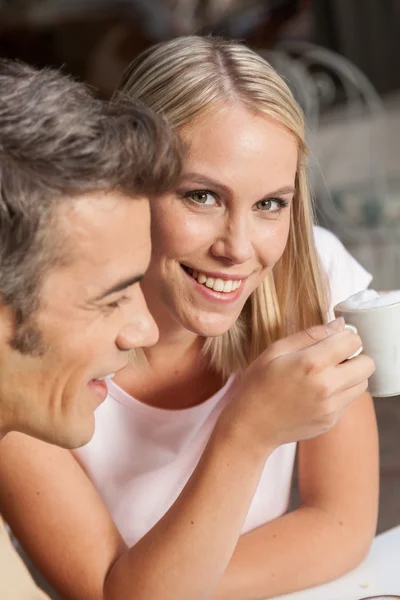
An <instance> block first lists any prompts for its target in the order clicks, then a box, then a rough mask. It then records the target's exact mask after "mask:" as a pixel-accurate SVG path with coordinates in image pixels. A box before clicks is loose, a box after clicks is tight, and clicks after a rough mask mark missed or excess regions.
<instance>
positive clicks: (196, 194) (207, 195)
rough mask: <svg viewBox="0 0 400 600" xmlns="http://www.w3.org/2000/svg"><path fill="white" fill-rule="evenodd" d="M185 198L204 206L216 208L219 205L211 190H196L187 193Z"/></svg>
mask: <svg viewBox="0 0 400 600" xmlns="http://www.w3.org/2000/svg"><path fill="white" fill-rule="evenodd" d="M184 197H185V198H186V199H188V200H191V201H192V202H195V203H196V204H201V205H203V206H215V205H216V203H217V200H216V197H215V194H214V193H213V192H211V191H210V190H194V191H192V192H186V194H185V195H184Z"/></svg>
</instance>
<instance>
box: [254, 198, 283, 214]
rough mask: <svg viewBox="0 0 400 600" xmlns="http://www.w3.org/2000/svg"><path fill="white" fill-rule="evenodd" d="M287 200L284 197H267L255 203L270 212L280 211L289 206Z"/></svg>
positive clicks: (259, 207)
mask: <svg viewBox="0 0 400 600" xmlns="http://www.w3.org/2000/svg"><path fill="white" fill-rule="evenodd" d="M287 204H288V203H287V202H286V201H285V200H283V199H282V198H266V199H265V200H260V201H259V202H257V204H255V207H256V208H257V209H258V210H263V211H265V212H270V213H279V212H281V210H282V209H283V208H285V206H287Z"/></svg>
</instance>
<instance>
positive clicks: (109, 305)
mask: <svg viewBox="0 0 400 600" xmlns="http://www.w3.org/2000/svg"><path fill="white" fill-rule="evenodd" d="M119 307H120V301H119V300H116V301H115V302H110V304H107V308H119Z"/></svg>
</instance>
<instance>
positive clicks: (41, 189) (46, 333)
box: [0, 61, 181, 600]
mask: <svg viewBox="0 0 400 600" xmlns="http://www.w3.org/2000/svg"><path fill="white" fill-rule="evenodd" d="M180 168H181V158H180V147H179V142H178V141H177V139H176V138H175V137H174V136H172V135H171V134H170V132H169V131H168V129H167V127H166V125H164V123H163V122H162V121H161V119H159V118H157V117H156V116H155V115H153V114H152V113H150V111H148V110H147V109H145V108H144V107H142V106H140V107H139V106H135V105H133V104H132V103H129V104H127V105H126V106H124V107H122V108H121V107H118V109H115V108H113V107H112V106H110V105H109V104H106V103H103V102H101V101H98V100H95V99H94V98H92V97H91V95H90V94H89V92H88V91H87V90H86V88H85V87H84V86H83V85H82V84H79V83H76V82H74V81H72V80H70V79H69V78H68V77H66V76H62V75H60V74H59V73H56V72H54V71H51V70H45V71H37V70H36V69H34V68H32V67H29V66H27V65H24V64H22V63H17V62H12V61H0V437H1V436H4V435H5V434H7V433H8V432H9V431H13V430H14V431H20V432H24V433H28V434H30V435H33V436H35V437H38V438H40V439H43V440H45V441H47V442H50V443H53V444H57V445H60V446H63V447H66V448H74V447H77V446H80V445H83V444H85V443H86V442H87V441H89V439H90V438H91V436H92V434H93V429H94V411H95V409H96V407H97V406H98V405H99V404H100V403H101V402H102V401H103V400H104V399H105V397H106V394H107V388H106V383H105V379H106V378H107V376H109V375H110V374H111V373H113V372H115V371H117V370H119V369H121V368H122V367H124V366H125V365H126V363H127V359H128V351H129V350H130V349H131V348H134V347H137V346H146V345H148V344H152V343H154V342H155V341H156V340H157V336H158V331H157V327H156V325H155V323H154V321H153V319H152V317H151V316H150V314H149V312H148V310H147V307H146V303H145V301H144V298H143V296H142V292H141V289H140V285H139V282H140V280H141V278H142V277H143V274H144V272H145V271H146V269H147V266H148V263H149V259H150V249H151V245H150V227H149V223H150V217H149V206H148V198H149V197H150V196H152V195H153V194H162V193H163V192H165V191H167V190H169V189H170V188H171V187H172V186H173V185H174V184H175V183H176V180H177V178H178V176H179V173H180ZM42 597H43V595H42V593H41V592H39V590H36V588H34V587H33V583H32V581H31V579H30V577H29V575H28V573H27V572H26V571H24V570H23V565H22V563H21V562H20V561H19V558H18V557H17V556H16V555H15V554H14V553H13V552H12V547H11V544H10V542H9V539H8V537H7V534H6V532H5V530H4V529H3V528H2V529H0V598H2V599H4V600H6V599H7V600H11V599H14V598H18V599H19V598H21V599H22V598H23V599H24V600H25V599H26V600H28V599H30V598H32V599H33V598H35V599H36V598H42Z"/></svg>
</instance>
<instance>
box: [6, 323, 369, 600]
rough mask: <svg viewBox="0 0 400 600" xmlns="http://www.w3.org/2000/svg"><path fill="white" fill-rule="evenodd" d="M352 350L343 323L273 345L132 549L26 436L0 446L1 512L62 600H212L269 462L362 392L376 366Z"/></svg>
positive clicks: (45, 449) (80, 487) (354, 340)
mask: <svg viewBox="0 0 400 600" xmlns="http://www.w3.org/2000/svg"><path fill="white" fill-rule="evenodd" d="M338 324H339V330H338V328H337V325H338ZM360 343H361V340H360V339H359V338H358V336H356V335H355V334H354V333H349V332H347V331H343V324H340V322H339V323H336V325H334V326H333V328H332V327H328V326H326V327H323V326H321V327H317V328H313V329H312V330H308V331H306V332H301V333H299V334H296V335H294V336H291V337H290V338H286V339H285V340H280V341H279V342H276V343H275V344H272V345H271V346H270V348H269V349H268V350H267V351H266V352H265V353H264V354H263V355H261V356H260V357H259V358H258V359H257V360H256V361H254V363H253V364H252V365H251V366H250V367H249V369H248V370H247V371H246V372H245V373H244V374H243V377H242V378H241V379H240V381H239V382H238V385H237V386H236V387H235V389H234V391H233V392H232V393H233V398H232V400H231V402H230V403H229V404H228V405H227V407H226V408H225V409H224V411H223V412H222V414H221V416H220V418H219V421H218V423H217V425H216V427H215V429H214V431H213V433H212V435H211V438H210V440H209V442H208V444H207V447H206V449H205V451H204V453H203V455H202V457H201V458H200V461H199V463H198V465H197V466H196V468H195V470H194V472H193V474H192V476H191V477H190V479H189V481H188V483H187V484H186V486H185V488H184V490H183V491H182V493H181V494H180V496H179V497H178V498H177V500H176V501H175V503H174V504H173V505H172V507H171V508H170V509H169V510H168V511H167V513H166V514H165V515H164V517H163V518H162V519H161V520H160V521H159V522H158V523H157V524H156V525H155V526H154V527H153V528H152V529H151V530H150V531H149V532H148V533H147V534H146V535H145V536H144V537H143V538H142V539H141V540H140V541H139V542H138V543H137V544H136V545H135V546H134V547H133V548H131V549H130V550H127V549H126V548H125V546H124V545H123V543H122V540H121V538H120V536H119V534H118V532H117V531H116V528H115V526H114V525H113V522H112V520H111V518H110V515H109V514H108V512H107V509H106V507H105V506H104V504H103V503H102V501H101V499H100V497H99V496H98V494H97V493H96V490H95V489H94V488H93V486H92V484H91V483H90V481H89V480H88V478H87V477H86V475H85V474H84V472H83V471H82V469H80V467H79V466H78V464H77V463H76V462H75V461H74V459H73V457H72V456H71V455H70V454H69V453H68V452H66V451H63V450H61V449H57V448H55V447H52V446H49V445H46V444H44V443H41V442H38V441H35V440H32V439H29V438H27V437H25V436H18V435H17V434H15V435H11V434H10V435H9V436H7V437H6V439H5V440H3V441H2V442H1V445H0V481H1V487H0V512H3V514H4V516H5V518H6V519H7V520H8V521H9V522H10V524H11V526H12V528H13V529H14V531H15V533H16V534H17V536H18V537H19V538H20V540H21V542H22V544H23V545H24V546H25V547H26V549H27V550H28V552H29V553H30V554H31V556H32V558H33V559H34V560H35V561H36V563H37V564H38V566H39V568H40V569H41V570H42V571H43V573H44V575H45V576H46V577H47V578H48V579H49V581H50V583H52V584H53V585H54V587H55V588H56V589H58V590H60V591H61V593H62V595H63V598H65V600H101V599H102V598H104V599H105V600H133V599H134V600H149V598H151V600H166V599H168V598H171V599H172V598H173V600H188V599H189V598H190V600H209V598H211V596H212V594H213V592H214V590H215V589H216V586H217V585H218V583H219V582H220V579H221V577H222V576H223V573H224V572H225V570H226V568H227V566H228V563H229V561H230V559H231V557H232V553H233V551H234V549H235V546H236V544H237V541H238V538H239V536H240V532H241V530H242V527H243V523H244V520H245V518H246V515H247V512H248V509H249V506H250V504H251V501H252V498H253V495H254V492H255V490H256V487H257V484H258V481H259V478H260V475H261V473H262V471H263V467H264V463H265V461H266V459H267V458H268V456H269V455H270V454H271V452H272V451H273V450H274V449H275V448H276V447H277V446H278V445H281V444H284V443H287V442H291V441H294V440H296V439H299V438H301V439H305V438H307V439H308V438H310V437H313V436H315V435H317V434H318V433H320V432H321V431H326V430H327V429H329V428H330V427H332V425H333V424H334V423H336V422H337V420H338V418H339V417H340V415H341V414H342V413H343V410H344V408H345V407H346V406H347V405H348V404H350V403H351V402H352V401H353V400H354V399H355V398H358V396H359V395H360V393H361V391H359V390H360V389H362V390H365V389H366V380H367V378H368V377H369V376H370V375H371V373H372V372H373V363H372V362H371V361H370V360H369V359H368V358H367V357H364V356H359V357H357V358H355V359H353V360H352V361H348V362H347V363H346V364H344V365H343V364H342V363H343V361H344V359H345V358H346V357H348V356H349V355H351V354H352V353H353V352H354V351H355V350H356V349H357V348H358V347H359V345H360ZM287 373H290V377H287ZM266 394H267V397H268V398H269V401H268V402H266V401H265V396H266ZM149 501H151V499H149ZM269 559H271V564H273V565H274V560H273V557H272V555H271V557H270V556H268V555H266V560H269Z"/></svg>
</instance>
